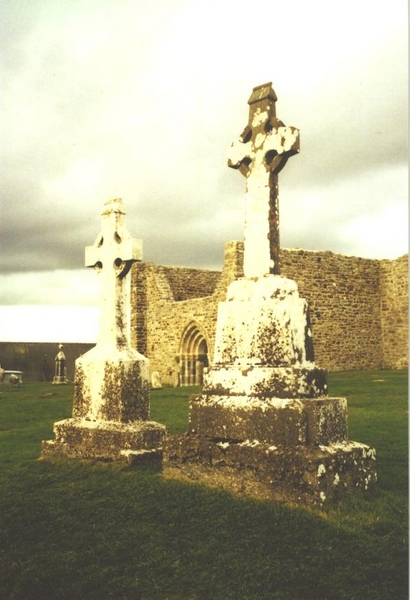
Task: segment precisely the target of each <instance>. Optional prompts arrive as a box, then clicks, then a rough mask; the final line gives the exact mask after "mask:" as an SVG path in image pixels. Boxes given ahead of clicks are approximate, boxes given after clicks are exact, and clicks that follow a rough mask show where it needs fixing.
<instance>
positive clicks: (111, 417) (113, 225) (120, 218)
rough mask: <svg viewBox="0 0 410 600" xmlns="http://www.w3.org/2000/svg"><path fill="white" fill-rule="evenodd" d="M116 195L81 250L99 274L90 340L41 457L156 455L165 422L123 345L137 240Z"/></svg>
mask: <svg viewBox="0 0 410 600" xmlns="http://www.w3.org/2000/svg"><path fill="white" fill-rule="evenodd" d="M124 215H125V211H124V208H123V203H122V200H121V199H116V200H112V201H109V202H106V203H105V205H104V210H103V213H102V229H101V233H100V234H99V235H98V237H97V239H96V241H95V243H94V245H93V246H88V247H87V248H86V251H85V257H86V266H88V267H93V268H94V269H95V270H96V271H97V273H98V274H99V277H100V282H101V294H100V297H101V300H100V322H99V329H98V338H97V344H96V346H95V347H94V348H92V349H91V350H90V351H89V352H87V353H86V354H84V355H83V356H81V357H80V358H78V359H77V360H76V363H75V378H74V403H73V416H72V418H71V419H66V420H64V421H60V422H58V423H55V424H54V433H55V440H49V441H45V442H43V444H42V457H43V458H49V457H53V456H67V457H70V458H92V459H102V460H126V461H128V460H131V461H132V460H139V459H141V458H145V457H149V456H160V455H161V452H162V442H163V439H164V436H165V433H166V428H165V426H164V425H161V424H159V423H156V422H153V421H150V420H149V390H150V379H149V364H148V360H147V358H145V357H144V356H142V355H141V354H139V353H138V352H137V351H136V350H135V349H134V348H132V347H131V345H130V339H129V313H130V277H129V272H130V269H131V266H132V264H133V263H134V262H135V261H136V260H141V258H142V243H141V241H140V240H135V239H133V238H132V237H131V236H130V234H129V232H128V231H127V230H126V229H125V227H124V223H123V222H124Z"/></svg>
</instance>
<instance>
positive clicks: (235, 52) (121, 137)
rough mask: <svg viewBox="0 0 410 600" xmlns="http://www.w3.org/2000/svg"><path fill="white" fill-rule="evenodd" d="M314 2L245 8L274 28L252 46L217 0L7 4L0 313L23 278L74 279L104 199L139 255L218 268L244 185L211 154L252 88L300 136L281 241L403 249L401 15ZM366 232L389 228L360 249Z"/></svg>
mask: <svg viewBox="0 0 410 600" xmlns="http://www.w3.org/2000/svg"><path fill="white" fill-rule="evenodd" d="M331 5H332V6H331V7H330V3H328V2H323V1H321V0H315V1H314V2H312V3H309V4H308V3H305V2H299V1H298V0H293V1H291V2H289V3H279V2H275V1H273V2H272V1H270V2H265V1H264V0H261V1H260V2H259V3H257V5H255V7H254V8H255V10H258V9H260V10H259V12H263V14H265V16H266V23H270V22H271V21H270V20H269V19H270V18H271V17H272V23H273V22H274V23H275V24H276V25H275V26H274V27H273V26H272V25H269V26H267V29H266V35H261V34H260V33H261V32H260V30H259V29H258V28H255V27H253V26H251V27H249V21H248V18H247V16H246V15H245V14H242V12H239V13H238V11H237V7H236V3H235V2H233V1H231V0H228V1H227V2H226V4H225V3H217V4H215V5H214V4H212V3H209V2H207V3H205V2H203V1H202V0H194V1H193V2H192V1H183V0H174V1H167V2H165V1H162V0H161V1H159V2H155V3H154V2H137V3H131V2H128V1H127V0H119V2H116V3H115V6H114V3H113V2H110V1H108V0H102V1H101V2H96V1H95V0H84V1H82V2H76V1H73V2H68V0H63V1H62V2H58V3H56V2H51V1H50V0H47V1H44V2H41V3H35V2H28V1H24V0H20V1H16V0H14V1H13V2H11V0H6V1H5V2H4V3H3V6H2V8H1V9H0V10H1V12H2V15H1V16H2V19H1V25H0V27H1V35H0V44H1V46H0V49H1V59H0V60H1V67H2V90H3V94H2V99H1V109H2V114H3V115H5V117H4V118H3V120H2V122H1V124H0V128H1V136H2V139H3V140H5V143H4V144H3V147H2V150H1V172H0V185H1V191H0V203H1V206H0V219H1V221H0V228H1V231H0V236H1V237H0V245H1V248H0V251H1V252H0V255H1V258H0V278H1V273H3V274H4V277H5V278H6V279H7V285H6V283H5V282H6V279H4V281H3V285H2V289H3V290H6V289H7V290H8V291H7V297H6V296H5V291H4V293H3V295H1V294H0V304H1V303H5V302H13V299H12V297H13V289H14V290H15V301H18V299H19V298H21V297H22V296H24V295H25V294H27V295H29V297H31V298H34V296H32V295H31V294H32V291H28V290H29V288H30V290H31V288H32V285H33V279H32V278H31V277H30V273H36V272H37V273H39V277H40V276H41V281H44V280H45V279H44V278H45V274H46V273H47V271H49V272H50V273H52V272H54V271H55V270H59V271H64V270H71V273H70V274H68V275H67V277H71V276H74V271H75V272H76V273H77V271H78V272H80V270H81V269H84V246H86V245H90V244H92V243H93V241H94V239H95V237H96V235H97V233H98V231H99V228H100V212H101V209H102V205H103V203H104V202H105V201H106V200H108V199H110V198H114V197H122V198H123V200H124V203H125V208H126V211H127V217H126V226H127V228H128V229H129V230H130V231H131V233H132V235H133V236H134V237H137V238H141V239H142V240H143V243H144V259H145V260H149V261H155V262H159V263H163V264H176V265H178V264H179V265H187V266H201V267H206V268H219V267H220V266H221V265H222V262H223V245H224V242H225V241H228V240H231V239H241V238H242V235H243V213H244V192H245V179H244V178H243V177H242V176H241V175H240V174H239V172H237V171H233V170H231V169H228V167H227V164H226V154H227V149H228V146H229V144H230V143H231V142H232V141H234V140H235V139H236V138H237V137H238V136H239V134H240V133H241V131H242V130H243V128H244V126H245V125H246V122H247V118H248V105H247V99H248V97H249V95H250V92H251V89H252V87H253V86H254V85H257V84H259V83H263V82H265V81H269V80H273V85H274V88H275V90H276V92H277V94H278V97H279V100H278V104H277V114H278V116H279V118H281V119H283V120H284V122H285V123H286V124H287V125H293V126H296V127H298V128H299V129H300V131H301V152H300V155H298V156H295V157H293V158H292V159H291V160H290V161H289V162H288V164H287V166H286V169H284V171H283V172H282V173H281V177H280V198H281V200H280V202H281V216H282V220H281V222H282V231H281V238H282V243H283V245H285V246H288V247H289V246H290V247H299V246H302V247H305V248H313V249H329V250H333V251H336V252H341V253H351V252H359V253H361V254H366V253H367V254H369V255H373V254H374V253H375V252H376V251H378V252H380V253H381V254H382V255H384V256H387V255H389V256H391V255H392V254H394V253H395V252H396V251H397V252H398V253H400V252H402V251H401V250H400V249H398V248H399V246H400V243H401V242H400V240H401V239H403V237H404V236H403V227H402V221H403V219H402V216H401V215H404V213H405V211H406V207H407V201H406V195H407V179H406V172H405V165H406V164H407V139H406V137H407V125H406V108H407V84H406V78H407V63H406V58H407V35H406V27H405V25H403V21H402V15H403V14H405V12H406V9H405V3H404V2H403V1H402V0H394V1H393V2H392V3H391V4H390V5H389V10H388V12H387V13H386V11H385V10H384V9H382V8H381V7H379V6H377V5H375V4H374V3H372V2H369V1H367V0H366V1H364V2H362V3H357V2H353V0H351V1H348V2H347V3H344V5H343V6H341V5H340V6H339V5H335V4H334V3H331ZM352 11H353V12H354V14H355V18H354V19H351V18H350V17H349V14H350V12H352ZM259 12H258V14H259ZM370 13H371V16H372V18H371V19H370V20H369V14H370ZM318 15H320V16H321V19H319V18H318ZM273 17H275V19H273ZM279 17H280V18H279ZM199 23H200V27H199V26H198V24H199ZM279 24H280V25H279ZM323 24H325V26H324V25H323ZM243 31H246V32H247V35H246V36H243V35H242V34H241V33H240V32H243ZM284 49H286V50H284ZM389 207H390V208H389ZM391 207H393V208H391ZM386 211H387V212H386ZM389 211H390V212H389ZM363 219H364V221H363ZM366 219H367V221H366ZM397 220H398V221H400V222H399V223H396V221H397ZM364 222H367V229H368V230H369V231H370V233H368V234H366V233H365V230H366V228H365V227H364V226H363V223H364ZM383 223H384V224H385V227H389V226H390V225H392V226H393V227H395V229H396V230H395V232H394V234H390V235H389V234H387V235H384V238H383V243H384V246H383V248H381V247H380V248H377V249H375V248H374V247H373V242H372V239H373V238H374V237H377V235H378V228H379V227H382V226H383ZM357 231H359V233H360V235H359V236H357V235H356V232H357ZM362 232H363V233H362ZM358 237H360V238H361V242H362V243H361V245H359V244H358V241H357V238H358ZM398 240H399V242H398ZM366 244H367V246H366ZM402 247H403V244H402V243H401V246H400V248H402ZM391 257H392V256H391ZM19 273H21V274H22V275H21V277H18V274H19ZM24 277H27V280H26V281H27V282H28V283H27V285H26V284H24V282H23V278H24ZM59 281H61V282H62V278H61V279H59ZM68 289H70V288H69V286H68ZM56 290H57V288H56ZM61 290H62V291H61V293H62V295H64V294H67V288H66V287H65V286H64V283H63V282H62V283H61ZM68 293H69V292H68ZM53 297H54V298H55V301H58V299H57V292H56V293H55V296H53ZM33 301H34V300H33ZM36 301H37V300H36Z"/></svg>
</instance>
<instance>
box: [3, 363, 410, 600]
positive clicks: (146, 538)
mask: <svg viewBox="0 0 410 600" xmlns="http://www.w3.org/2000/svg"><path fill="white" fill-rule="evenodd" d="M329 387H330V393H331V395H332V396H338V395H340V396H346V397H347V398H348V402H349V427H350V437H351V439H354V440H356V441H360V442H365V443H368V444H372V445H374V446H375V447H376V449H377V460H378V470H379V484H378V488H377V491H376V492H375V493H374V494H372V495H371V496H361V495H356V496H352V497H348V498H346V499H344V500H343V501H342V502H340V503H338V504H337V505H335V506H334V507H332V508H330V509H329V510H326V511H312V510H307V509H302V508H291V507H288V506H285V505H283V504H280V503H276V502H257V501H254V500H251V499H239V498H234V497H232V496H231V495H229V494H228V493H226V492H222V491H217V490H210V489H207V488H205V487H203V486H196V485H183V484H182V483H179V482H176V481H170V480H164V479H163V478H162V475H161V471H160V469H159V468H158V467H156V466H154V465H152V466H145V467H139V468H129V467H126V466H119V465H115V464H101V463H97V462H95V463H94V462H88V463H85V462H77V461H69V460H60V461H56V462H43V461H39V460H38V456H39V453H40V441H41V440H42V439H51V438H52V425H53V422H54V421H56V420H60V419H62V418H65V417H68V416H70V415H71V407H72V392H73V390H72V386H71V385H67V386H52V385H51V384H47V383H45V384H43V383H37V384H24V385H23V386H22V387H21V388H20V389H12V388H10V387H9V386H6V385H3V386H1V387H0V598H1V600H33V599H39V600H40V599H41V600H65V599H67V600H77V599H78V600H91V599H95V600H97V599H98V600H106V599H107V600H108V599H110V598H112V599H113V600H128V599H129V600H142V599H145V600H157V599H158V600H166V599H169V600H206V599H209V600H211V599H212V600H219V599H220V600H229V599H232V600H242V599H243V600H253V599H255V600H256V599H258V600H342V599H346V600H384V599H386V600H387V599H388V600H406V599H407V598H408V589H407V581H408V566H407V565H408V555H407V541H408V504H407V498H408V494H407V492H408V467H407V465H408V433H407V432H408V418H407V372H406V373H405V372H401V371H397V372H391V371H379V372H374V373H369V372H366V373H363V372H355V373H336V374H330V376H329ZM197 391H198V388H182V389H177V388H164V389H162V390H155V391H153V392H152V395H151V417H152V418H153V419H155V420H157V421H160V422H163V423H165V424H166V425H167V426H168V428H169V430H170V433H171V434H176V433H180V432H182V431H185V430H186V427H187V418H188V395H189V394H190V393H195V392H197Z"/></svg>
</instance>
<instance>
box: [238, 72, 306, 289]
mask: <svg viewBox="0 0 410 600" xmlns="http://www.w3.org/2000/svg"><path fill="white" fill-rule="evenodd" d="M276 100H277V97H276V94H275V92H274V90H273V88H272V84H271V83H266V84H263V85H259V86H257V87H255V88H254V89H253V92H252V94H251V97H250V98H249V100H248V104H249V122H248V125H247V126H246V127H245V130H244V131H243V133H242V135H241V136H240V138H239V141H237V142H234V143H233V144H232V146H231V149H230V153H229V157H228V166H230V167H232V168H233V169H239V171H240V172H241V173H242V175H244V176H245V177H246V201H245V228H244V229H245V230H244V237H245V248H244V274H245V277H260V276H262V275H266V274H269V273H274V274H279V273H280V263H279V197H278V173H279V171H281V170H282V169H283V167H284V166H285V164H286V162H287V160H288V158H289V157H290V156H292V155H293V154H296V153H297V152H299V131H298V130H297V129H296V128H295V127H285V125H284V124H283V123H282V121H280V120H279V119H277V118H276V107H275V102H276Z"/></svg>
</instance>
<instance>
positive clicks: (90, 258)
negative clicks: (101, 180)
mask: <svg viewBox="0 0 410 600" xmlns="http://www.w3.org/2000/svg"><path fill="white" fill-rule="evenodd" d="M124 215H125V210H124V207H123V203H122V200H121V198H116V199H115V200H109V201H108V202H106V203H105V204H104V210H103V212H102V227H101V232H100V233H99V234H98V236H97V238H96V240H95V242H94V245H93V246H87V247H86V249H85V265H86V267H94V269H96V270H97V271H98V272H99V275H100V277H101V291H100V294H101V296H100V323H99V330H98V339H97V345H106V346H114V347H116V348H117V349H120V350H121V349H122V348H125V347H126V346H128V345H129V312H130V305H129V302H130V299H129V287H130V284H129V281H128V279H129V278H127V277H126V276H127V274H128V273H129V271H130V269H131V266H132V264H133V263H134V262H135V261H136V260H142V241H141V240H136V239H133V238H132V237H131V235H130V233H129V232H128V231H127V230H126V229H125V228H124V226H123V222H124Z"/></svg>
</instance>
